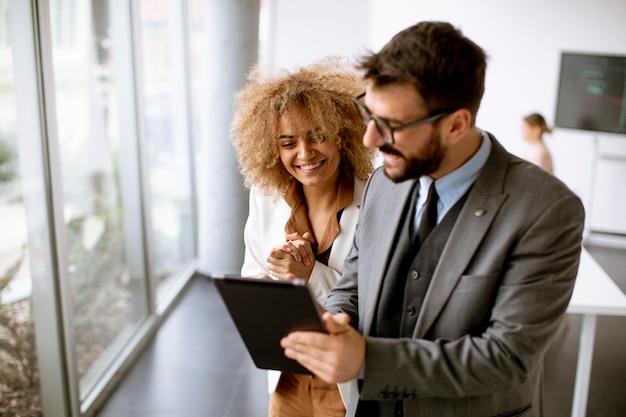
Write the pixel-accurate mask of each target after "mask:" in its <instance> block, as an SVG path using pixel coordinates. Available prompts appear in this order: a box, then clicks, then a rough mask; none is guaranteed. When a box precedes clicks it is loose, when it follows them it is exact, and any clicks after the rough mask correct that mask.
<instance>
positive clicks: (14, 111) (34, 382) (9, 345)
mask: <svg viewBox="0 0 626 417" xmlns="http://www.w3.org/2000/svg"><path fill="white" fill-rule="evenodd" d="M9 7H10V5H9V2H8V0H0V415H7V416H18V415H33V413H34V414H35V415H37V414H38V413H39V414H40V413H41V401H40V394H39V369H38V361H37V352H36V345H35V333H34V327H33V320H32V316H33V314H32V298H31V292H32V280H31V272H30V264H31V259H30V258H31V251H30V247H29V243H28V232H27V221H26V208H25V204H24V196H23V192H22V181H23V180H26V179H27V178H29V174H30V173H29V172H23V171H24V170H25V169H26V170H27V169H28V168H27V166H26V165H25V164H21V163H20V156H21V155H20V154H21V151H22V149H20V146H19V143H20V140H24V135H27V134H28V133H30V132H28V131H27V130H24V129H20V128H19V124H18V102H17V95H16V69H18V68H20V66H19V65H20V63H19V58H18V57H16V54H17V53H18V51H19V48H20V47H21V46H24V45H23V44H19V43H15V42H14V40H15V35H16V34H17V33H18V32H17V28H12V27H10V26H9V22H10V20H9V17H10V10H9ZM23 75H27V74H23ZM28 81H31V82H32V81H34V80H32V79H31V80H28ZM31 114H34V115H36V111H35V112H32V113H31ZM19 116H20V117H22V118H23V117H25V116H27V115H26V114H20V115H19Z"/></svg>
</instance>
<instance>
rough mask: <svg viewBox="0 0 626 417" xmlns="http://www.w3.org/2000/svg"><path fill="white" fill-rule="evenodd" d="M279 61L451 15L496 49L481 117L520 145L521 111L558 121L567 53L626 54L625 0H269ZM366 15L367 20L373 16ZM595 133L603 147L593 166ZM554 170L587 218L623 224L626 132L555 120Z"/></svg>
mask: <svg viewBox="0 0 626 417" xmlns="http://www.w3.org/2000/svg"><path fill="white" fill-rule="evenodd" d="M270 3H272V7H273V8H274V11H275V14H274V16H275V20H274V21H273V22H272V23H271V24H272V27H273V43H272V45H273V48H272V49H273V51H274V55H273V57H272V64H273V65H277V66H283V67H292V66H294V65H300V64H305V63H308V62H311V61H312V60H315V59H317V58H319V57H321V56H323V55H326V54H328V53H340V54H343V55H346V56H348V57H350V58H354V57H357V56H359V55H360V54H361V53H362V52H363V51H364V50H365V49H366V48H370V49H373V50H378V49H379V48H380V47H381V46H382V45H384V44H385V43H386V42H387V41H389V39H390V38H391V37H392V36H393V35H394V34H395V33H397V32H398V31H400V30H402V29H404V28H406V27H408V26H410V25H412V24H414V23H416V22H418V21H421V20H445V21H449V22H451V23H452V24H454V25H455V26H457V27H459V28H460V29H461V30H462V31H463V32H464V34H465V35H467V36H468V37H469V38H471V39H472V40H474V41H475V42H476V43H478V44H479V45H480V46H482V47H483V48H484V49H485V50H486V51H487V53H488V54H489V57H490V58H489V66H488V69H487V81H486V92H485V97H484V99H483V103H482V106H481V110H480V111H479V115H478V125H479V126H480V127H482V128H483V129H486V130H488V131H490V132H492V133H494V134H495V135H496V136H497V137H498V139H499V140H500V141H501V142H502V144H503V145H504V146H505V147H507V149H509V150H510V151H511V152H513V153H517V154H521V147H522V142H521V138H520V123H521V118H522V117H523V116H524V115H526V114H527V113H530V112H533V111H538V112H540V113H542V114H544V116H546V118H547V119H548V122H549V123H553V122H554V115H555V106H556V96H557V89H558V77H559V66H560V56H561V55H560V54H561V52H562V51H570V52H592V53H593V52H597V53H610V54H617V55H626V24H624V22H626V1H624V0H550V1H545V0H510V1H493V0H473V1H467V0H437V1H436V2H433V1H423V0H368V1H364V0H360V1H359V0H323V1H315V2H310V1H306V0H270ZM368 19H369V20H368ZM594 141H597V144H598V147H599V148H600V149H601V150H602V153H603V154H607V155H608V156H610V157H611V158H613V157H614V156H615V155H618V157H619V158H622V159H618V160H614V159H601V160H599V161H598V162H597V164H596V165H595V166H596V168H595V169H593V167H594V159H593V154H594ZM546 142H547V144H548V146H549V147H550V148H551V150H552V153H553V158H554V163H555V174H556V175H557V176H558V177H560V178H561V179H563V180H564V181H565V182H566V183H567V184H568V185H569V186H570V187H571V188H572V189H573V190H574V192H576V193H577V194H578V195H580V196H581V198H583V201H585V204H586V206H587V209H588V217H587V227H590V228H591V229H594V230H601V231H606V232H614V233H619V234H626V215H624V213H626V192H624V190H626V188H625V187H624V185H623V184H622V183H623V182H624V181H625V180H626V160H623V159H624V155H626V136H624V135H611V134H599V135H594V134H593V133H590V132H582V131H575V130H570V129H558V130H556V131H555V132H554V134H553V135H552V136H548V137H547V140H546Z"/></svg>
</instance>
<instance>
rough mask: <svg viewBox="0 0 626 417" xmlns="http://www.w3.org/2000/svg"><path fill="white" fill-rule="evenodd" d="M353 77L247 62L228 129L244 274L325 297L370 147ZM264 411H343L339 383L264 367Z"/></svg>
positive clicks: (369, 165) (328, 62)
mask: <svg viewBox="0 0 626 417" xmlns="http://www.w3.org/2000/svg"><path fill="white" fill-rule="evenodd" d="M362 90H363V86H362V84H361V81H360V78H359V76H358V74H357V73H355V72H354V71H353V70H352V69H350V67H349V66H348V65H347V64H346V63H345V61H342V60H341V59H338V58H327V59H325V60H322V61H320V62H317V63H314V64H312V65H310V66H307V67H303V68H300V69H297V70H295V71H293V72H289V71H286V70H274V71H270V70H268V71H264V70H263V69H262V68H259V67H256V68H253V69H252V71H251V73H250V75H249V82H248V83H247V84H246V85H245V86H244V87H243V89H242V90H240V91H239V92H238V93H237V96H236V111H235V116H234V120H233V123H232V126H231V136H232V138H233V143H234V145H235V148H236V150H237V153H238V158H239V164H240V168H241V172H242V174H243V177H244V179H245V183H246V186H248V187H250V188H251V190H250V207H249V214H248V220H247V222H246V226H245V230H244V239H245V246H246V250H245V259H244V265H243V267H242V274H243V275H247V276H271V277H274V278H278V279H293V278H302V279H305V280H308V283H309V286H310V288H311V290H312V291H313V293H314V294H315V296H316V298H317V300H318V302H319V303H320V304H322V305H323V304H324V301H325V300H326V296H327V295H328V292H329V291H330V289H331V288H332V287H333V286H334V284H335V283H336V282H337V280H338V279H339V277H340V276H341V272H342V269H343V261H344V258H345V257H346V255H347V254H348V251H349V250H350V248H351V246H352V236H353V234H354V229H355V226H356V221H357V217H358V211H359V204H360V201H361V194H362V192H363V187H364V184H365V180H366V179H367V177H368V175H369V174H370V173H371V171H372V169H373V159H374V153H373V152H374V151H372V150H371V149H368V148H366V147H365V146H364V145H363V144H362V138H363V133H364V131H365V126H364V125H363V122H362V121H361V117H360V116H359V113H358V111H357V109H356V107H355V106H354V103H353V102H352V97H354V96H355V95H357V94H359V93H360V92H361V91H362ZM268 380H269V381H268V382H269V391H270V394H271V396H270V407H269V415H270V416H272V417H276V416H288V417H297V416H314V415H315V416H317V415H320V416H321V415H324V416H344V415H345V406H344V401H342V397H343V398H344V399H347V391H345V388H346V386H344V385H343V384H340V385H339V389H338V386H337V385H331V384H327V383H325V382H323V381H322V380H320V379H318V378H316V377H314V376H310V375H300V374H291V373H287V372H283V373H279V372H276V371H270V372H269V378H268Z"/></svg>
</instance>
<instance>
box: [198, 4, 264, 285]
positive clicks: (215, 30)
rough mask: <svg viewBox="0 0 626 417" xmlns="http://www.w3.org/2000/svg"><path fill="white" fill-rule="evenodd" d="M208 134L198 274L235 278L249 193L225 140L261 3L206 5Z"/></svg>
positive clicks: (201, 169)
mask: <svg viewBox="0 0 626 417" xmlns="http://www.w3.org/2000/svg"><path fill="white" fill-rule="evenodd" d="M206 7H207V9H208V10H207V16H206V30H207V32H208V33H207V34H208V36H207V45H206V46H207V61H206V64H207V65H206V69H207V72H208V73H207V79H208V88H207V91H208V95H209V98H208V106H207V110H208V111H207V114H206V117H207V120H208V124H207V125H208V133H207V134H205V135H204V136H203V137H202V139H201V141H202V143H201V144H200V148H201V149H202V158H201V159H200V160H199V166H198V169H197V172H198V175H199V178H198V204H199V214H198V223H199V228H200V230H199V233H198V248H199V254H198V270H199V272H201V273H203V274H207V275H210V274H216V273H236V272H239V270H240V269H241V264H242V263H243V252H244V245H243V227H244V224H245V220H246V218H247V216H248V193H247V191H246V189H245V188H244V187H243V181H242V178H241V175H240V174H239V168H238V166H237V158H236V155H235V151H234V148H233V146H232V144H231V140H230V137H229V134H228V131H229V127H230V122H231V120H232V116H233V96H234V94H235V92H236V91H237V90H239V89H240V88H241V87H242V86H243V84H244V82H245V81H246V75H247V73H248V71H249V69H250V67H251V66H252V65H253V64H255V63H256V62H257V55H258V31H259V9H260V0H231V1H208V2H206Z"/></svg>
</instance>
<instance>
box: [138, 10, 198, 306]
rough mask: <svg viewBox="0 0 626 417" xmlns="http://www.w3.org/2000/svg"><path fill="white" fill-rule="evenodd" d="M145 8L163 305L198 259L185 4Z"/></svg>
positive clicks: (147, 125) (155, 238) (155, 247)
mask: <svg viewBox="0 0 626 417" xmlns="http://www.w3.org/2000/svg"><path fill="white" fill-rule="evenodd" d="M139 4H140V7H139V16H140V17H139V19H140V25H141V58H142V64H141V66H142V74H143V79H142V86H141V87H142V90H143V109H142V111H143V113H144V114H143V122H144V125H143V126H144V139H145V154H146V156H147V165H148V170H147V171H148V184H149V208H150V210H149V214H150V217H151V222H150V232H151V235H152V240H151V241H152V248H151V250H152V253H151V257H150V258H151V266H152V273H153V278H155V281H156V283H157V292H156V295H157V303H159V302H160V301H161V300H163V299H164V297H166V296H167V294H168V290H169V289H171V288H172V286H173V285H174V284H175V283H176V281H177V279H178V275H179V274H180V271H182V270H184V269H185V268H186V267H187V266H188V265H190V263H191V262H192V260H193V259H194V257H195V252H196V249H195V233H194V228H193V223H194V215H193V213H194V212H193V201H192V198H193V193H192V184H191V168H192V166H191V164H192V161H191V158H190V132H189V130H190V127H189V124H190V122H189V120H190V118H189V111H188V107H189V106H188V100H187V91H188V88H187V79H188V78H187V76H186V68H187V67H186V65H185V62H186V52H185V51H186V50H187V49H186V42H185V35H184V30H183V28H184V25H183V23H184V22H185V21H186V16H185V18H184V16H183V13H184V7H183V5H184V4H185V2H181V1H178V0H143V1H141V2H140V3H139Z"/></svg>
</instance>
